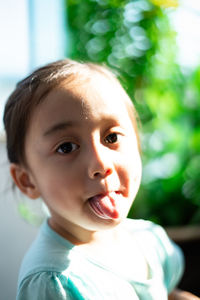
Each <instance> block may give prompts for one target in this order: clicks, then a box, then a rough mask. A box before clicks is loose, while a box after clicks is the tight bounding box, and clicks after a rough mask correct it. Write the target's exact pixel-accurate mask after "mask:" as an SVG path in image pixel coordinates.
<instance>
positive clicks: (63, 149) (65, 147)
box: [56, 142, 78, 154]
mask: <svg viewBox="0 0 200 300" xmlns="http://www.w3.org/2000/svg"><path fill="white" fill-rule="evenodd" d="M77 149H78V145H77V144H74V143H72V142H66V143H63V144H62V145H60V146H59V147H58V148H57V150H56V151H57V152H58V153H61V154H69V153H71V152H73V151H75V150H77Z"/></svg>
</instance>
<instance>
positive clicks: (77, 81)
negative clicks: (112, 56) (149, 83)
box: [4, 60, 189, 300]
mask: <svg viewBox="0 0 200 300" xmlns="http://www.w3.org/2000/svg"><path fill="white" fill-rule="evenodd" d="M4 124H5V128H6V133H7V150H8V157H9V160H10V162H11V164H10V171H11V175H12V178H13V180H14V182H15V183H16V185H17V186H18V187H19V189H20V190H21V191H22V192H23V193H25V194H26V195H27V196H28V197H30V198H31V199H36V198H38V197H42V199H43V201H44V202H45V204H46V206H47V207H48V209H49V211H50V217H49V218H48V219H47V220H46V221H45V222H44V224H43V225H42V227H41V229H40V232H39V235H38V237H37V239H36V240H35V241H34V243H33V245H32V246H31V248H30V250H29V251H28V253H27V254H26V256H25V258H24V260H23V263H22V266H21V271H20V274H19V285H18V294H17V299H18V300H25V299H26V300H29V299H30V300H36V299H37V300H44V299H45V300H50V299H54V300H55V299H56V300H64V299H77V300H78V299H88V300H98V299H99V300H102V299H103V300H107V299H109V300H112V299H113V300H117V299H119V300H122V299H126V300H129V299H131V300H133V299H135V300H136V299H145V300H150V299H154V300H156V299H157V300H165V299H168V294H169V293H171V291H172V290H173V289H174V287H175V286H176V284H177V283H178V281H179V279H180V277H181V274H182V272H183V257H182V253H181V251H180V249H179V248H178V247H177V246H176V245H175V244H174V243H173V242H172V241H170V240H169V239H168V237H167V236H166V234H165V232H164V230H163V229H162V228H161V227H160V226H158V225H155V224H153V223H151V222H148V221H144V220H130V219H127V218H126V217H127V214H128V211H129V209H130V207H131V205H132V202H133V200H134V198H135V196H136V194H137V191H138V189H139V185H140V180H141V173H142V168H141V158H140V151H139V138H138V132H137V125H136V112H135V109H134V107H133V104H132V102H131V100H130V99H129V97H128V95H127V94H126V93H125V91H124V90H123V88H122V87H121V85H120V84H119V82H118V81H117V79H116V78H115V77H114V75H113V74H111V73H110V72H109V71H108V70H107V69H105V68H103V67H101V66H97V65H94V64H89V63H88V64H87V63H85V64H82V63H78V62H75V61H71V60H63V61H58V62H55V63H51V64H49V65H47V66H45V67H43V68H40V69H38V70H36V71H35V72H33V73H32V74H31V75H30V76H28V77H27V78H26V79H24V80H23V81H21V82H20V83H19V84H18V85H17V87H16V89H15V91H14V92H13V93H12V94H11V96H10V98H9V99H8V102H7V104H6V107H5V113H4ZM177 293H178V292H177ZM173 295H174V296H175V294H172V295H171V297H172V296H173ZM180 299H184V298H180ZM188 299H189V298H188Z"/></svg>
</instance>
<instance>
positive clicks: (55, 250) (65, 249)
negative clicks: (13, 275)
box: [18, 222, 73, 285]
mask: <svg viewBox="0 0 200 300" xmlns="http://www.w3.org/2000/svg"><path fill="white" fill-rule="evenodd" d="M72 248H73V245H71V244H70V243H69V242H68V241H66V240H64V239H63V238H62V237H60V236H59V235H58V234H56V233H55V232H54V231H53V230H51V228H50V227H49V226H48V224H47V222H45V223H44V224H43V225H42V226H41V228H40V231H39V234H38V236H37V238H36V239H35V241H34V242H33V244H32V245H31V247H30V249H29V250H28V252H27V253H26V255H25V257H24V259H23V261H22V264H21V268H20V273H19V280H18V282H19V285H20V283H21V282H22V281H23V280H24V279H25V278H26V277H29V276H30V275H33V274H36V273H39V272H62V271H63V270H66V269H67V267H68V265H69V262H70V258H69V253H70V250H71V249H72Z"/></svg>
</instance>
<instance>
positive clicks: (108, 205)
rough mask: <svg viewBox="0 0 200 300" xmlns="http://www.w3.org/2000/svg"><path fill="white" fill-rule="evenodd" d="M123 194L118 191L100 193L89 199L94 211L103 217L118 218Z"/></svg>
mask: <svg viewBox="0 0 200 300" xmlns="http://www.w3.org/2000/svg"><path fill="white" fill-rule="evenodd" d="M122 198H123V196H122V194H121V193H120V192H118V191H116V192H109V193H106V194H98V195H95V196H93V197H90V198H89V199H88V202H89V205H90V208H91V209H92V211H93V212H94V213H95V214H96V215H97V216H98V217H100V218H102V219H118V218H119V215H120V214H119V210H120V209H119V208H120V204H121V201H122Z"/></svg>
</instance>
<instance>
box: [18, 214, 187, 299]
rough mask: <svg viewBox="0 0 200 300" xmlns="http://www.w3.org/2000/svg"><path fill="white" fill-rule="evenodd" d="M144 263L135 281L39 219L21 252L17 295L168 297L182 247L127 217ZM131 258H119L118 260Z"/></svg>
mask: <svg viewBox="0 0 200 300" xmlns="http://www.w3.org/2000/svg"><path fill="white" fill-rule="evenodd" d="M123 226H125V228H126V230H128V231H129V232H130V233H131V234H133V236H134V239H136V240H137V246H138V247H139V249H141V252H142V253H143V255H144V258H145V259H146V261H147V264H148V266H149V271H150V272H149V278H148V279H145V280H143V281H141V280H140V281H137V280H135V279H133V278H131V275H130V274H131V272H130V274H129V272H127V276H126V275H124V274H122V273H121V272H120V271H119V272H117V271H116V269H112V268H108V267H106V265H102V264H100V263H99V262H98V261H95V260H94V259H92V258H90V257H88V256H86V255H85V254H84V253H83V252H81V250H80V249H79V248H78V246H74V245H73V244H71V243H70V242H68V241H67V240H65V239H64V238H62V237H61V236H60V235H58V234H57V233H56V232H54V231H53V230H52V229H51V228H50V227H49V225H48V222H47V221H46V222H44V224H43V225H42V226H41V229H40V232H39V235H38V237H37V238H36V240H35V241H34V243H33V245H32V246H31V248H30V250H29V251H28V253H27V254H26V256H25V257H24V260H23V263H22V266H21V270H20V274H19V284H18V294H17V300H66V299H67V300H72V299H73V300H122V299H126V300H138V299H139V300H161V299H162V300H167V299H168V296H167V295H168V293H169V292H171V291H172V290H173V289H174V287H175V286H176V285H177V283H178V281H179V280H180V277H181V275H182V273H183V256H182V252H181V250H180V249H179V248H178V247H177V246H176V245H175V244H174V243H173V242H172V241H170V240H169V238H168V237H167V235H166V233H165V231H164V230H163V228H162V227H160V226H158V225H156V224H154V223H152V222H149V221H144V220H131V219H126V221H125V222H124V223H123ZM124 259H128V260H129V261H130V260H131V257H124V256H123V253H122V254H121V256H120V257H119V261H123V260H124Z"/></svg>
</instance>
